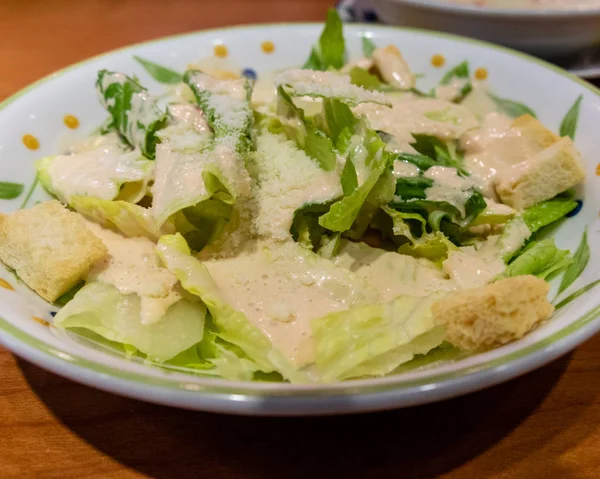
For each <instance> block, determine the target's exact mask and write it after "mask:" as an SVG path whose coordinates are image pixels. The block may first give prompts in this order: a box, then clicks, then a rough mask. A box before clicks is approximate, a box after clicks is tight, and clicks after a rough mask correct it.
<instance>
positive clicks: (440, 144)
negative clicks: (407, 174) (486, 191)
mask: <svg viewBox="0 0 600 479" xmlns="http://www.w3.org/2000/svg"><path fill="white" fill-rule="evenodd" d="M413 138H414V139H415V142H414V143H411V145H410V146H412V147H413V148H414V149H415V150H416V151H417V152H418V153H420V154H421V155H423V156H426V157H428V158H431V159H432V160H433V161H435V164H436V165H438V166H450V167H452V168H456V169H457V170H458V172H459V173H460V174H461V175H462V176H469V172H468V171H467V170H465V169H464V164H463V163H464V161H463V158H462V155H461V154H460V152H459V151H458V148H457V144H456V142H453V141H442V140H440V139H439V138H436V137H435V136H431V135H413ZM413 158H414V157H413ZM407 161H409V160H408V158H407ZM417 166H418V165H417Z"/></svg>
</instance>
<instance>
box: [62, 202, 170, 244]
mask: <svg viewBox="0 0 600 479" xmlns="http://www.w3.org/2000/svg"><path fill="white" fill-rule="evenodd" d="M70 206H71V207H72V208H73V209H74V210H75V211H77V212H78V213H81V214H82V215H83V216H85V217H86V218H87V219H89V220H90V221H94V222H95V223H98V224H100V225H101V226H103V227H104V228H110V229H116V230H118V231H120V232H121V233H122V234H123V235H125V236H127V237H139V236H143V237H146V238H148V239H149V240H151V241H158V239H159V238H160V237H161V236H163V235H165V234H170V233H174V232H175V228H174V226H173V225H172V224H171V223H170V222H167V223H164V224H163V225H162V227H160V228H159V226H158V225H157V224H156V220H155V219H154V217H153V216H152V214H151V212H150V210H148V209H146V208H143V207H141V206H139V205H134V204H132V203H127V202H126V201H109V200H102V199H99V198H92V197H90V196H73V197H72V198H71V204H70Z"/></svg>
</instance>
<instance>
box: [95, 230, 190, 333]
mask: <svg viewBox="0 0 600 479" xmlns="http://www.w3.org/2000/svg"><path fill="white" fill-rule="evenodd" d="M85 223H86V226H87V227H88V229H89V230H90V231H91V232H92V233H94V234H95V235H96V236H97V237H98V238H100V239H101V240H102V242H103V243H104V245H105V246H106V248H107V249H108V254H107V255H106V256H105V257H104V258H103V259H101V260H100V261H98V262H97V263H96V264H95V265H94V266H93V267H92V268H91V269H90V272H89V273H88V275H87V278H86V281H87V282H94V281H98V282H100V283H107V284H111V285H113V286H114V287H115V288H117V290H119V292H120V293H122V294H132V293H135V294H137V295H138V296H139V297H140V300H141V312H140V320H141V322H142V324H152V323H155V322H157V321H159V320H160V318H162V317H163V316H164V314H165V312H166V311H167V309H168V308H169V306H171V305H172V304H174V303H176V302H177V301H179V299H181V295H180V294H179V292H178V291H177V289H176V285H177V278H176V277H175V275H174V274H173V273H171V272H170V271H169V270H168V269H166V268H165V267H163V266H162V265H161V262H160V258H159V257H158V255H157V253H156V247H155V244H154V243H153V242H152V241H150V240H149V239H147V238H141V237H140V238H126V237H124V236H122V235H120V234H118V233H115V232H114V231H111V230H108V229H105V228H103V227H101V226H100V225H97V224H96V223H92V222H91V221H87V220H85Z"/></svg>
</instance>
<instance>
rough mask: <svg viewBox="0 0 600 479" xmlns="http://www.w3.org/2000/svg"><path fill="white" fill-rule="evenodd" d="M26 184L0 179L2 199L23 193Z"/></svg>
mask: <svg viewBox="0 0 600 479" xmlns="http://www.w3.org/2000/svg"><path fill="white" fill-rule="evenodd" d="M24 188H25V186H24V185H23V184H22V183H11V182H9V181H0V200H12V199H15V198H17V197H18V196H20V195H21V193H23V189H24Z"/></svg>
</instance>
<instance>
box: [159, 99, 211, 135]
mask: <svg viewBox="0 0 600 479" xmlns="http://www.w3.org/2000/svg"><path fill="white" fill-rule="evenodd" d="M169 113H170V114H171V116H173V118H174V119H175V120H176V121H180V122H183V123H187V124H188V125H190V126H192V127H193V128H194V129H195V130H196V131H197V132H198V133H205V132H207V131H210V127H209V126H208V123H207V122H206V120H205V118H204V115H203V114H202V110H201V109H200V108H198V107H197V106H194V105H189V104H185V103H184V104H178V105H169Z"/></svg>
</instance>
